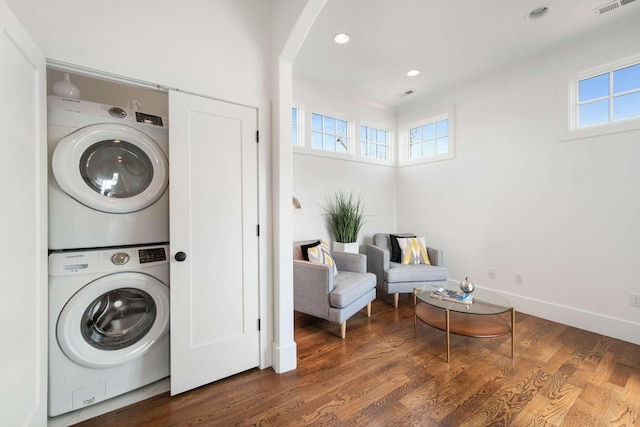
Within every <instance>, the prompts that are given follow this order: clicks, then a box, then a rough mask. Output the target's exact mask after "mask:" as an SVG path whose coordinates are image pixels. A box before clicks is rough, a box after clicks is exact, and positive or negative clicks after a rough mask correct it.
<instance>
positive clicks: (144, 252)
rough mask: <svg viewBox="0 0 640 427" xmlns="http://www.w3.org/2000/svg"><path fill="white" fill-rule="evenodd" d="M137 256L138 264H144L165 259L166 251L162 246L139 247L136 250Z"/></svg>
mask: <svg viewBox="0 0 640 427" xmlns="http://www.w3.org/2000/svg"><path fill="white" fill-rule="evenodd" d="M138 258H139V259H140V264H145V263H147V262H157V261H166V260H167V253H166V252H165V250H164V248H162V247H160V248H150V249H140V250H139V251H138Z"/></svg>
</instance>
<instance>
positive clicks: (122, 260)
mask: <svg viewBox="0 0 640 427" xmlns="http://www.w3.org/2000/svg"><path fill="white" fill-rule="evenodd" d="M111 262H112V263H114V264H115V265H125V264H126V263H128V262H129V254H128V253H126V252H117V253H115V254H113V255H112V256H111Z"/></svg>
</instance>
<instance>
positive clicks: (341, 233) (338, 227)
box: [323, 191, 365, 253]
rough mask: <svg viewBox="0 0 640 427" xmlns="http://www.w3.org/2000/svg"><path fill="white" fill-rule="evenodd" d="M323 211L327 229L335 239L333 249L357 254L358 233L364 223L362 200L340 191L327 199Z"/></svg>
mask: <svg viewBox="0 0 640 427" xmlns="http://www.w3.org/2000/svg"><path fill="white" fill-rule="evenodd" d="M323 209H324V211H325V214H324V216H325V218H326V220H327V227H328V228H329V231H331V234H333V237H334V238H335V242H334V244H333V249H334V250H336V251H341V252H354V253H358V243H357V242H358V233H359V232H360V229H361V228H362V226H363V225H364V223H365V219H364V203H363V202H362V198H361V197H360V196H358V197H357V198H356V197H354V195H353V193H350V194H349V195H348V196H346V195H345V194H344V193H343V192H342V191H340V192H338V193H335V194H334V198H329V199H327V207H325V208H323ZM345 244H346V245H345Z"/></svg>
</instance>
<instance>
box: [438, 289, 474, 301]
mask: <svg viewBox="0 0 640 427" xmlns="http://www.w3.org/2000/svg"><path fill="white" fill-rule="evenodd" d="M431 297H432V298H437V299H441V300H445V301H451V302H459V303H461V304H471V303H472V302H473V295H471V294H468V293H466V292H459V291H453V290H451V289H445V288H438V289H435V290H434V291H432V292H431Z"/></svg>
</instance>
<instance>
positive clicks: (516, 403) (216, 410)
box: [78, 295, 640, 427]
mask: <svg viewBox="0 0 640 427" xmlns="http://www.w3.org/2000/svg"><path fill="white" fill-rule="evenodd" d="M295 323H296V328H295V340H296V343H297V345H298V368H297V369H296V370H295V371H292V372H288V373H285V374H282V375H278V374H276V373H274V372H273V370H272V369H270V368H269V369H265V370H263V371H260V370H258V369H253V370H250V371H247V372H245V373H242V374H239V375H236V376H234V377H231V378H227V379H224V380H221V381H218V382H216V383H214V384H210V385H208V386H204V387H201V388H199V389H197V390H193V391H190V392H188V393H184V394H182V395H179V396H175V397H169V395H168V394H164V395H160V396H157V397H154V398H151V399H148V400H145V401H143V402H140V403H137V404H135V405H132V406H129V407H126V408H123V409H120V410H117V411H114V412H111V413H109V414H106V415H103V416H101V417H98V418H94V419H92V420H88V421H85V422H83V423H81V424H78V425H79V426H86V427H88V426H101V427H104V426H119V427H124V426H136V427H137V426H205V425H206V426H233V425H241V426H251V425H255V426H302V425H317V426H324V425H328V426H334V425H335V426H576V427H585V426H634V425H640V420H639V419H638V413H639V410H640V346H637V345H633V344H629V343H626V342H624V341H620V340H616V339H613V338H608V337H604V336H601V335H598V334H594V333H591V332H586V331H583V330H580V329H576V328H572V327H569V326H565V325H561V324H558V323H554V322H550V321H547V320H543V319H540V318H537V317H534V316H529V315H526V314H521V313H517V314H516V328H515V337H516V341H515V358H514V359H511V357H510V355H511V339H510V335H508V334H507V335H505V336H502V337H499V338H468V337H462V336H455V335H452V337H451V363H449V364H448V363H446V362H445V358H446V347H445V334H444V332H442V331H439V330H436V329H434V328H431V327H430V326H427V325H425V324H422V323H420V322H418V324H417V328H416V329H415V330H414V326H413V325H414V323H413V302H412V298H410V296H409V295H403V296H402V297H401V299H400V307H399V308H398V309H395V308H393V307H392V306H391V305H390V302H389V301H383V300H381V299H380V298H378V299H377V300H376V301H374V304H373V312H372V316H371V318H369V319H368V318H367V317H366V316H365V315H364V314H362V313H358V314H356V315H355V316H354V317H352V318H351V319H350V320H349V321H348V322H347V338H346V340H342V339H340V337H339V334H340V327H339V325H337V324H332V323H329V322H325V321H321V320H318V319H315V318H312V317H310V316H306V315H302V314H297V313H296V316H295Z"/></svg>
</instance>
